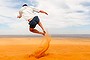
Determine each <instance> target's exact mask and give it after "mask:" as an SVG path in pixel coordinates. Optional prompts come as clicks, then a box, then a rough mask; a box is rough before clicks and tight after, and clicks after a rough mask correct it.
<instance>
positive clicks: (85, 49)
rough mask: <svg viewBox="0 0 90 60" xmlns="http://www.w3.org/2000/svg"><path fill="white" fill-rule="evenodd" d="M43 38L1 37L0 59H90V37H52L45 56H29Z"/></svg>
mask: <svg viewBox="0 0 90 60" xmlns="http://www.w3.org/2000/svg"><path fill="white" fill-rule="evenodd" d="M42 39H43V38H34V37H33V38H29V37H28V38H0V60H90V38H52V40H51V43H50V47H49V49H48V51H46V53H45V55H44V56H43V57H41V58H38V59H37V58H34V57H29V55H30V54H31V53H32V52H34V51H35V50H36V48H38V46H39V44H40V43H41V40H42Z"/></svg>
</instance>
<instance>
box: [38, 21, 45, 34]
mask: <svg viewBox="0 0 90 60" xmlns="http://www.w3.org/2000/svg"><path fill="white" fill-rule="evenodd" d="M38 25H39V26H40V27H41V28H42V30H43V32H44V33H46V32H45V30H44V28H43V25H42V23H41V22H39V23H38Z"/></svg>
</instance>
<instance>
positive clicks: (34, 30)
mask: <svg viewBox="0 0 90 60" xmlns="http://www.w3.org/2000/svg"><path fill="white" fill-rule="evenodd" d="M29 30H30V31H31V32H33V33H37V34H42V35H45V34H44V33H43V32H39V31H38V30H36V29H34V28H29Z"/></svg>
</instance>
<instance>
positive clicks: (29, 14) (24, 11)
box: [22, 6, 36, 20]
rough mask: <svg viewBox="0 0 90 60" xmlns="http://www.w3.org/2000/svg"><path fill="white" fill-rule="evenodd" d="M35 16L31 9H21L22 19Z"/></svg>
mask: <svg viewBox="0 0 90 60" xmlns="http://www.w3.org/2000/svg"><path fill="white" fill-rule="evenodd" d="M35 15H36V14H35V13H34V11H33V9H32V8H31V7H27V6H25V7H22V17H23V18H24V19H25V20H28V19H31V18H33V17H34V16H35Z"/></svg>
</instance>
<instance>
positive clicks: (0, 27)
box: [0, 0, 90, 35]
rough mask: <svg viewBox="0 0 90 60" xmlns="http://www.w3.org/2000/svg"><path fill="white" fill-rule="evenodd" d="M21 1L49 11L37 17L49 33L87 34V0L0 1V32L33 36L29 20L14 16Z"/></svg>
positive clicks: (89, 27) (89, 23) (89, 15)
mask: <svg viewBox="0 0 90 60" xmlns="http://www.w3.org/2000/svg"><path fill="white" fill-rule="evenodd" d="M23 3H27V4H28V5H29V6H34V7H36V8H37V9H41V10H44V11H46V12H47V13H48V14H49V15H48V16H47V15H45V14H41V13H39V14H38V16H39V17H40V21H41V22H42V24H43V26H44V27H45V29H46V30H47V31H48V33H50V34H90V0H0V35H33V33H31V32H29V25H28V22H27V21H26V20H24V19H23V18H21V19H17V15H18V11H19V9H20V8H21V6H22V5H23ZM36 28H37V29H39V30H40V31H41V29H40V27H39V26H37V27H36ZM34 35H35V34H34Z"/></svg>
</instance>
